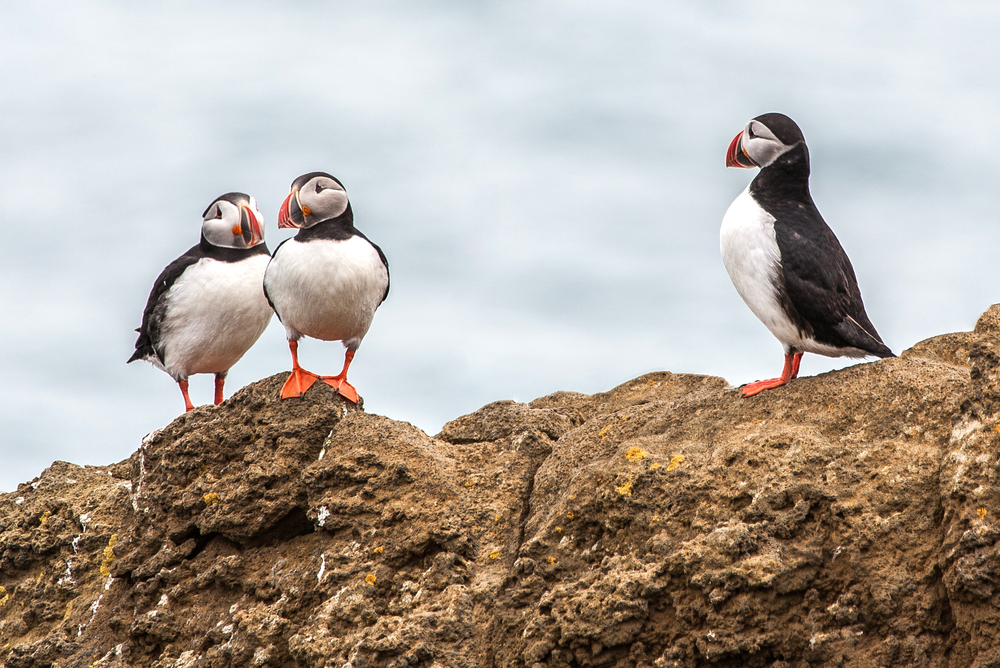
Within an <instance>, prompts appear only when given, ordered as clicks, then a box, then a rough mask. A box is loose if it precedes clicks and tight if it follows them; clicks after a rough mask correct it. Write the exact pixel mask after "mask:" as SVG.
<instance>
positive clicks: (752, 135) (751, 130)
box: [747, 123, 757, 139]
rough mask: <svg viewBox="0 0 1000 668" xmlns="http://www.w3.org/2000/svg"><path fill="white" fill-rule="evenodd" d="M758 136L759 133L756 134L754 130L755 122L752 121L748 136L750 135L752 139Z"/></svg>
mask: <svg viewBox="0 0 1000 668" xmlns="http://www.w3.org/2000/svg"><path fill="white" fill-rule="evenodd" d="M756 136H757V135H755V134H754V132H753V123H751V124H750V127H748V128H747V137H749V138H750V139H753V138H754V137H756Z"/></svg>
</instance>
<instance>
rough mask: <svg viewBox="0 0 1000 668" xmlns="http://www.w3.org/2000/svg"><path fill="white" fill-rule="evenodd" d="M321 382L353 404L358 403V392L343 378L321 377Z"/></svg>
mask: <svg viewBox="0 0 1000 668" xmlns="http://www.w3.org/2000/svg"><path fill="white" fill-rule="evenodd" d="M320 380H322V381H323V382H324V383H326V384H327V385H329V386H330V387H332V388H333V389H335V390H337V392H338V393H339V394H340V396H342V397H344V398H345V399H347V400H348V401H350V402H351V403H354V404H356V403H358V391H357V390H356V389H354V386H353V385H351V384H350V383H348V382H347V378H344V377H343V376H320Z"/></svg>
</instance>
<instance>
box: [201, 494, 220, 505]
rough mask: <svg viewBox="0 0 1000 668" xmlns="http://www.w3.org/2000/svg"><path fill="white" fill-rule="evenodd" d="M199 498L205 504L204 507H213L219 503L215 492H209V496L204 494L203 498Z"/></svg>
mask: <svg viewBox="0 0 1000 668" xmlns="http://www.w3.org/2000/svg"><path fill="white" fill-rule="evenodd" d="M201 498H202V500H203V501H204V502H205V505H206V506H214V505H216V504H217V503H219V501H220V499H219V495H218V494H216V493H215V492H211V493H210V494H206V495H205V496H203V497H201Z"/></svg>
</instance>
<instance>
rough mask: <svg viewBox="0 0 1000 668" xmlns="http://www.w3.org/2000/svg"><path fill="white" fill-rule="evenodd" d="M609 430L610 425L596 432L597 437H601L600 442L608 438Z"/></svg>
mask: <svg viewBox="0 0 1000 668" xmlns="http://www.w3.org/2000/svg"><path fill="white" fill-rule="evenodd" d="M609 429H611V425H608V426H606V427H604V428H603V429H601V430H600V431H599V432H597V435H598V436H600V437H601V440H604V439H606V438H607V437H608V430H609Z"/></svg>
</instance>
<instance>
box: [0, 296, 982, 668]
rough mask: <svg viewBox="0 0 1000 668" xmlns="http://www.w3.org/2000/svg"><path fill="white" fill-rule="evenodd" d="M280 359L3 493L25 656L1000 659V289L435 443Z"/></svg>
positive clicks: (91, 661)
mask: <svg viewBox="0 0 1000 668" xmlns="http://www.w3.org/2000/svg"><path fill="white" fill-rule="evenodd" d="M284 378H285V376H284V374H282V375H279V376H274V377H272V378H268V379H266V380H263V381H260V382H258V383H255V384H253V385H250V386H248V387H246V388H244V389H243V390H241V391H240V392H238V393H237V394H236V395H235V396H234V397H233V398H232V399H231V400H229V401H227V402H226V403H225V404H223V405H222V406H219V407H204V408H200V409H198V410H196V411H194V412H192V413H189V414H186V415H183V416H181V417H179V418H178V419H177V420H175V421H174V422H173V424H171V425H170V426H168V427H166V428H165V429H163V430H161V431H159V432H156V433H155V434H154V435H152V436H151V437H150V438H148V439H147V440H146V442H145V443H144V444H143V445H142V446H141V447H140V449H139V450H138V451H137V452H136V453H135V454H134V455H133V456H132V457H131V458H130V459H129V460H127V461H125V462H122V463H120V464H116V465H113V466H108V467H78V466H75V465H72V464H67V463H63V462H57V463H56V464H54V465H53V466H52V467H51V468H49V469H47V470H46V471H45V472H44V473H43V474H42V475H41V477H39V478H38V479H37V480H36V481H34V482H32V483H31V484H25V485H22V486H21V487H20V488H19V489H18V491H17V492H14V493H12V494H7V495H0V586H2V589H0V660H2V661H5V664H4V665H6V666H8V667H9V668H29V667H36V666H37V667H41V666H90V665H95V666H106V667H111V666H157V667H162V668H167V667H175V668H194V667H200V666H316V667H325V666H335V667H337V668H341V667H343V666H348V665H349V666H351V667H352V668H363V667H368V666H393V667H400V668H401V667H403V666H416V665H425V666H428V667H430V666H442V667H443V666H484V667H491V666H528V667H538V666H546V667H551V668H556V667H564V666H620V667H625V666H628V667H632V666H686V667H688V666H691V667H693V666H734V667H735V666H768V667H772V668H791V667H792V666H796V667H798V666H807V665H808V666H857V667H862V666H864V667H869V666H934V667H941V668H944V667H948V668H955V667H958V666H976V667H979V668H986V667H987V666H1000V625H998V622H1000V608H998V605H1000V557H998V554H997V551H998V538H1000V487H998V482H997V479H996V478H997V471H998V464H1000V461H998V455H997V451H998V447H997V446H998V444H1000V424H998V423H1000V414H998V412H1000V306H996V307H993V308H991V309H990V311H988V312H987V313H985V314H984V315H983V317H982V318H981V319H980V321H979V323H978V324H977V326H976V330H975V331H974V332H968V333H959V334H948V335H944V336H940V337H936V338H934V339H930V340H928V341H924V342H921V343H919V344H917V345H916V346H914V347H913V348H911V349H910V350H908V351H906V352H905V353H904V354H903V355H902V356H901V357H900V358H898V359H888V360H882V361H879V362H875V363H871V364H864V365H860V366H854V367H851V368H848V369H845V370H842V371H837V372H833V373H828V374H824V375H822V376H818V377H814V378H803V379H800V380H796V381H793V382H792V383H791V384H790V385H788V386H786V387H783V388H779V389H777V390H773V391H769V392H766V393H764V394H762V395H760V396H757V397H754V398H752V399H748V400H744V399H740V398H739V396H738V392H737V391H736V390H733V389H727V387H726V382H725V381H724V380H722V379H721V378H712V377H706V376H693V375H675V374H670V373H666V372H663V373H654V374H649V375H646V376H643V377H641V378H637V379H635V380H633V381H630V382H628V383H626V384H624V385H622V386H619V387H617V388H615V389H613V390H611V391H610V392H607V393H603V394H596V395H583V394H577V393H569V392H557V393H556V394H553V395H550V396H547V397H542V398H540V399H536V400H535V401H533V402H531V403H529V404H518V403H514V402H511V401H500V402H496V403H493V404H490V405H488V406H485V407H483V408H482V409H480V410H478V411H476V412H475V413H473V414H471V415H467V416H464V417H461V418H459V419H457V420H455V421H453V422H451V423H449V424H447V425H445V427H444V430H443V431H442V432H441V433H440V434H438V435H437V437H434V438H432V437H430V436H427V435H426V434H424V433H423V432H421V431H420V430H419V429H416V428H415V427H413V426H411V425H409V424H406V423H403V422H396V421H393V420H390V419H388V418H385V417H381V416H376V415H368V414H366V413H364V412H362V411H360V410H357V409H354V408H353V407H347V406H346V405H345V404H344V403H343V402H342V401H341V400H340V399H339V398H338V397H337V396H336V395H335V394H334V393H333V392H332V391H331V390H329V388H327V387H326V386H325V385H323V384H318V385H316V386H315V389H313V390H310V392H309V393H308V394H307V396H306V398H305V399H303V400H289V401H285V402H281V401H279V400H278V399H277V397H278V390H279V388H280V386H281V383H282V382H283V381H284Z"/></svg>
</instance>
